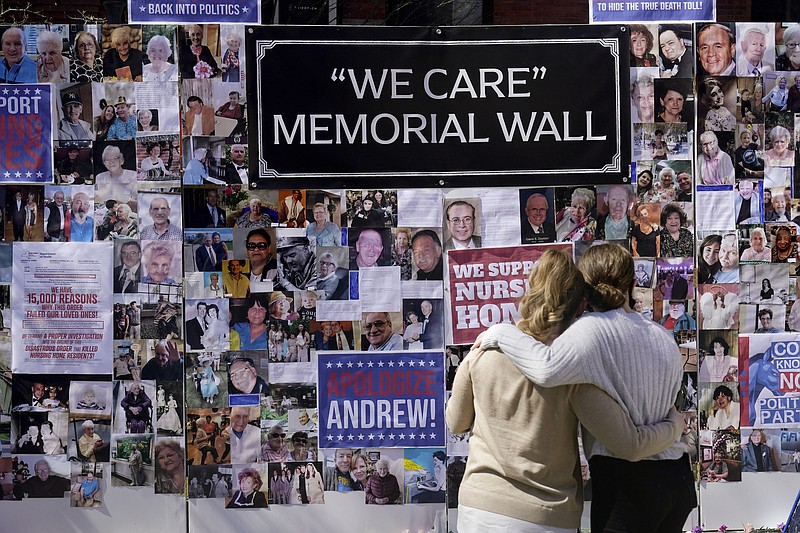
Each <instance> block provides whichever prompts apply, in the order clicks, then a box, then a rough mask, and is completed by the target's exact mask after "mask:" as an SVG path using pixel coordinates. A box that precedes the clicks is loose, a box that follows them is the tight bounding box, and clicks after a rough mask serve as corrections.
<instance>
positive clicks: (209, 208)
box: [192, 189, 225, 228]
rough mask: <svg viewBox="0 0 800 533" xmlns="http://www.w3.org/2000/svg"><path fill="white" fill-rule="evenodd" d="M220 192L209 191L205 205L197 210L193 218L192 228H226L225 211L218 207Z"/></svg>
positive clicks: (215, 190)
mask: <svg viewBox="0 0 800 533" xmlns="http://www.w3.org/2000/svg"><path fill="white" fill-rule="evenodd" d="M218 201H219V191H217V189H208V190H207V191H206V201H205V203H204V204H203V205H202V206H200V207H199V208H197V210H196V211H195V213H194V217H193V218H192V227H195V228H224V227H225V210H224V209H222V208H221V207H219V206H218V205H217V202H218Z"/></svg>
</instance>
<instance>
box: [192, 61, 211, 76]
mask: <svg viewBox="0 0 800 533" xmlns="http://www.w3.org/2000/svg"><path fill="white" fill-rule="evenodd" d="M213 75H214V70H213V69H212V68H211V65H209V64H208V63H206V62H205V61H198V62H197V64H196V65H195V66H194V77H195V78H198V79H205V78H210V77H211V76H213Z"/></svg>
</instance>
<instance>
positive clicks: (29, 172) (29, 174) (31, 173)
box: [25, 170, 33, 178]
mask: <svg viewBox="0 0 800 533" xmlns="http://www.w3.org/2000/svg"><path fill="white" fill-rule="evenodd" d="M31 176H33V172H31V171H30V170H29V171H27V172H26V173H25V177H26V178H30V177H31Z"/></svg>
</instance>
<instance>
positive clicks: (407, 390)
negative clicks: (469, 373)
mask: <svg viewBox="0 0 800 533" xmlns="http://www.w3.org/2000/svg"><path fill="white" fill-rule="evenodd" d="M318 367H319V396H318V398H319V447H320V448H347V447H354V446H359V447H361V446H365V447H371V446H375V447H381V448H391V447H402V448H410V447H417V446H444V445H445V422H444V398H445V390H444V354H443V353H442V352H379V351H376V352H346V353H341V352H327V353H326V352H320V353H319V358H318Z"/></svg>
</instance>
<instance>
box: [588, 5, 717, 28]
mask: <svg viewBox="0 0 800 533" xmlns="http://www.w3.org/2000/svg"><path fill="white" fill-rule="evenodd" d="M716 17H717V1H716V0H672V1H670V0H658V1H656V0H653V1H620V2H617V1H614V0H589V23H590V24H609V23H614V22H621V23H624V24H629V23H632V22H641V23H648V22H706V21H708V22H713V21H714V20H716Z"/></svg>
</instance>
